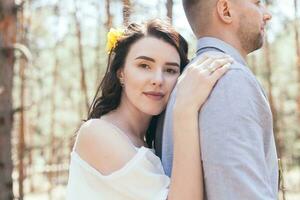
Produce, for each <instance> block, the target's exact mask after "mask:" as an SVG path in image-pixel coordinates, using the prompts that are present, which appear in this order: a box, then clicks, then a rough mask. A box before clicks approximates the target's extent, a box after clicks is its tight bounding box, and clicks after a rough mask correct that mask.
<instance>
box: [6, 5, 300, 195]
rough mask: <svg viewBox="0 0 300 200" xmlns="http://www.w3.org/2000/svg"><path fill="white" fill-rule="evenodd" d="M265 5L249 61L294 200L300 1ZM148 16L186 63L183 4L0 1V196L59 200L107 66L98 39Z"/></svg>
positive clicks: (285, 188) (299, 174) (298, 169)
mask: <svg viewBox="0 0 300 200" xmlns="http://www.w3.org/2000/svg"><path fill="white" fill-rule="evenodd" d="M266 4H267V6H268V8H269V10H270V11H271V13H272V14H273V19H272V21H271V23H270V24H269V25H268V31H267V40H266V43H265V46H264V48H262V49H261V50H259V51H256V52H255V53H253V54H252V55H250V56H249V57H248V63H249V66H250V67H251V69H252V70H253V72H254V73H255V74H256V75H257V77H258V79H259V80H260V82H261V83H262V85H263V86H264V88H265V89H266V91H267V93H268V96H269V100H270V104H271V108H272V111H273V114H274V131H275V137H276V142H277V150H278V155H279V157H280V158H281V160H282V170H283V176H282V177H283V179H282V185H281V192H280V194H279V198H280V199H288V200H293V199H298V200H299V199H300V41H299V37H300V36H299V31H300V21H299V15H300V10H299V9H300V5H299V4H300V0H277V1H276V0H274V1H266ZM154 17H159V18H163V19H166V18H167V17H169V18H170V19H171V21H172V23H173V25H174V26H175V28H176V29H177V30H178V31H179V32H181V33H182V34H183V35H184V37H185V38H186V39H187V40H188V41H189V43H190V52H189V54H190V58H192V57H193V55H194V52H195V46H196V39H195V38H194V36H193V34H192V31H191V29H190V27H189V25H188V23H187V21H186V18H185V15H184V12H183V8H182V5H181V0H151V1H146V0H122V1H121V0H85V1H80V0H0V200H9V199H20V200H22V199H26V200H31V199H32V200H33V199H55V200H57V199H64V197H65V187H66V183H67V178H68V165H69V156H70V151H71V149H72V146H73V141H74V134H75V131H76V128H77V127H78V126H79V125H80V124H81V122H82V120H83V119H85V118H86V114H87V108H88V106H89V104H90V103H91V100H92V98H93V95H94V92H95V91H96V87H97V85H98V84H99V81H100V80H101V77H102V76H103V73H104V71H105V68H106V61H107V53H106V51H105V44H106V33H107V32H108V30H109V29H110V28H111V27H122V26H123V25H126V24H128V23H129V22H130V21H134V22H142V21H144V20H146V19H150V18H154ZM237 84H238V83H237Z"/></svg>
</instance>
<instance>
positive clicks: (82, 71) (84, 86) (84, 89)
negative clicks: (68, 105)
mask: <svg viewBox="0 0 300 200" xmlns="http://www.w3.org/2000/svg"><path fill="white" fill-rule="evenodd" d="M74 4H75V12H74V21H75V25H76V36H77V43H78V54H79V55H78V56H79V65H80V83H81V90H82V93H83V97H84V102H85V106H86V112H85V113H87V112H88V110H89V100H88V92H87V83H86V78H85V76H86V72H85V66H84V60H83V58H84V56H83V46H82V33H81V25H80V22H79V19H78V17H77V12H78V8H77V5H76V4H77V2H76V1H75V2H74Z"/></svg>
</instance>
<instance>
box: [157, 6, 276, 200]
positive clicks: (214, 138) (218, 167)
mask: <svg viewBox="0 0 300 200" xmlns="http://www.w3.org/2000/svg"><path fill="white" fill-rule="evenodd" d="M183 6H184V9H185V13H186V16H187V18H188V21H189V23H190V25H191V27H192V30H193V32H194V34H195V35H196V37H197V38H198V44H197V49H198V50H197V57H201V54H203V53H204V52H206V53H208V54H210V53H212V52H223V53H226V54H229V55H231V56H232V57H233V58H234V59H235V62H234V63H233V64H232V66H231V69H230V70H229V71H228V72H227V73H226V74H225V75H224V77H222V78H221V79H220V80H219V82H218V83H217V84H216V86H215V88H214V90H213V91H212V93H211V95H210V97H209V98H208V100H207V102H206V103H205V104H204V105H203V107H202V108H201V110H200V113H199V134H200V143H201V159H202V163H203V170H204V185H205V199H208V200H248V199H249V200H271V199H277V192H278V191H277V190H278V188H277V186H278V166H277V154H276V148H275V141H274V135H273V127H272V114H271V110H270V106H269V104H268V100H267V97H266V95H265V94H264V92H263V90H262V88H261V86H260V84H259V83H258V81H257V80H256V78H255V77H254V75H253V74H252V72H251V71H250V70H249V68H248V67H247V64H246V62H245V57H246V56H247V55H248V54H249V53H251V52H253V51H255V50H257V49H259V48H261V47H262V45H263V36H264V30H265V25H266V23H267V22H268V21H269V20H270V19H271V15H270V13H268V11H267V10H266V8H265V7H264V6H263V5H262V3H261V1H259V0H183ZM175 98H176V89H175V90H174V92H173V93H172V95H171V98H170V102H169V104H168V106H167V109H166V112H165V117H164V123H163V124H162V123H159V124H162V127H161V130H159V129H160V127H159V126H158V135H159V134H161V132H163V138H162V139H163V140H162V149H161V153H162V161H163V165H164V169H165V171H166V173H167V174H168V175H171V169H172V158H173V144H172V132H173V130H172V126H173V124H172V110H173V104H174V101H175ZM187 98H193V96H192V94H191V96H189V97H187ZM182 134H188V133H182ZM158 138H159V136H158ZM157 140H159V139H157ZM158 151H159V150H158Z"/></svg>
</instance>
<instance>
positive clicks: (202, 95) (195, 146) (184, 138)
mask: <svg viewBox="0 0 300 200" xmlns="http://www.w3.org/2000/svg"><path fill="white" fill-rule="evenodd" d="M230 62H232V59H231V58H229V57H227V56H225V57H224V55H222V56H220V57H217V58H211V57H210V58H207V57H206V58H205V57H204V58H202V59H200V60H199V61H198V62H197V63H196V64H194V65H192V66H189V68H188V69H187V70H186V71H185V73H184V74H183V75H182V76H181V77H180V79H179V80H178V85H177V98H176V102H175V105H174V112H173V117H174V126H173V128H174V132H173V139H174V159H173V168H172V174H171V185H170V191H169V195H168V199H169V200H177V199H178V200H181V199H193V200H202V199H203V190H204V188H203V174H202V164H201V153H200V139H199V132H198V130H199V128H198V126H199V124H198V111H199V109H200V107H201V106H202V104H203V103H204V102H205V100H206V99H207V97H208V95H209V94H210V92H211V90H212V88H213V86H214V84H215V83H216V82H217V80H218V79H219V78H221V77H222V76H223V75H224V73H225V72H226V71H227V70H228V63H230ZM226 64H227V65H226ZM211 67H212V68H213V70H212V69H211Z"/></svg>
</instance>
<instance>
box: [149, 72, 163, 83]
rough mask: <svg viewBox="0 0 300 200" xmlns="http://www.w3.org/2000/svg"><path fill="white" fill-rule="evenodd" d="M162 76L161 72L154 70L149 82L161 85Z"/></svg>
mask: <svg viewBox="0 0 300 200" xmlns="http://www.w3.org/2000/svg"><path fill="white" fill-rule="evenodd" d="M163 81H164V77H163V72H161V71H156V72H154V73H153V76H152V78H151V84H152V85H156V86H161V85H162V84H163Z"/></svg>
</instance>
